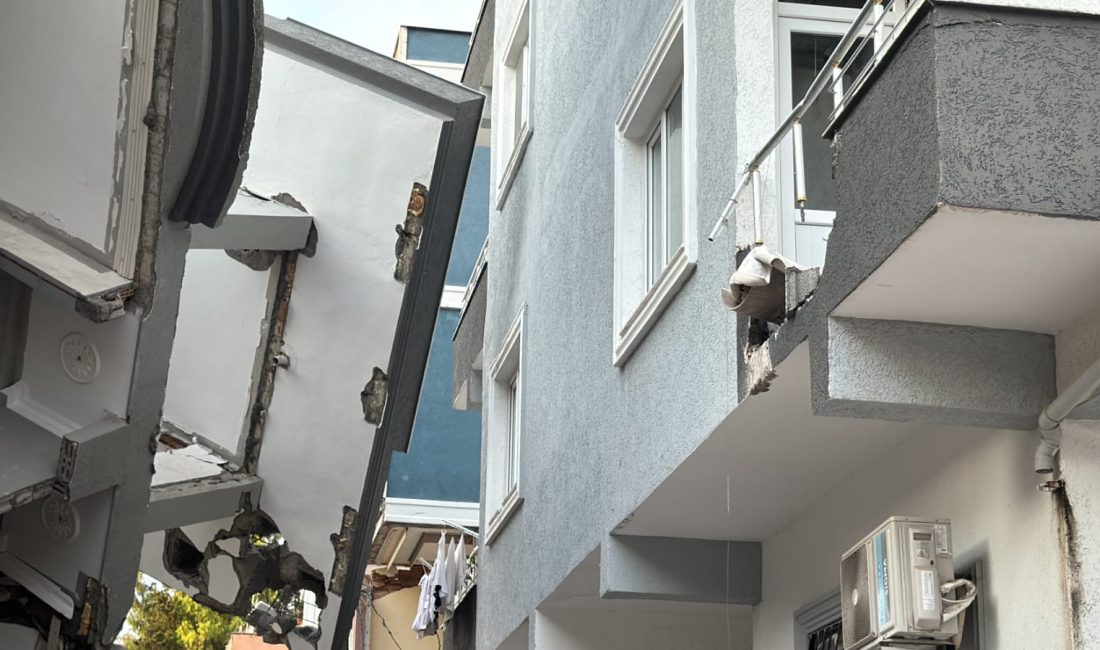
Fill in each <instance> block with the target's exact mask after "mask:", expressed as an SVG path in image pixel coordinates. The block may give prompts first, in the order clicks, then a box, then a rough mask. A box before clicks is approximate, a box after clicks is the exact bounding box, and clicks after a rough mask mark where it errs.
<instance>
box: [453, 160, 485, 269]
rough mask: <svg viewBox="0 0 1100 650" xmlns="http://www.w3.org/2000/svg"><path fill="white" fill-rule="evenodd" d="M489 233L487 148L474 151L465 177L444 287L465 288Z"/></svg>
mask: <svg viewBox="0 0 1100 650" xmlns="http://www.w3.org/2000/svg"><path fill="white" fill-rule="evenodd" d="M488 233H489V147H477V148H476V149H474V157H473V159H472V160H471V161H470V175H469V176H468V177H467V178H466V193H465V194H464V195H463V196H462V211H461V212H460V213H459V217H458V231H457V232H455V241H454V245H453V247H452V248H451V261H450V264H448V265H447V284H449V285H454V286H460V287H464V286H466V282H467V281H468V280H469V279H470V273H471V272H473V270H474V262H476V261H477V256H478V254H480V253H481V245H482V244H483V243H485V236H486V235H487V234H488Z"/></svg>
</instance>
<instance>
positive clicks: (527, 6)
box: [504, 0, 531, 68]
mask: <svg viewBox="0 0 1100 650" xmlns="http://www.w3.org/2000/svg"><path fill="white" fill-rule="evenodd" d="M530 40H531V1H530V0H523V1H522V4H520V7H519V11H517V12H516V17H515V19H514V20H513V21H512V26H511V29H509V30H508V41H507V45H505V46H504V65H506V66H508V67H509V68H513V67H515V65H516V57H518V56H519V51H520V50H521V49H522V48H523V46H524V45H526V44H527V43H529V42H530Z"/></svg>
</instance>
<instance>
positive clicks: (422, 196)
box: [393, 183, 428, 284]
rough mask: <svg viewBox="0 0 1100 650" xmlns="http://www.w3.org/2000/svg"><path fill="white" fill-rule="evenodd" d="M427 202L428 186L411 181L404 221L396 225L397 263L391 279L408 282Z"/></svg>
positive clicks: (395, 250) (422, 226) (395, 252)
mask: <svg viewBox="0 0 1100 650" xmlns="http://www.w3.org/2000/svg"><path fill="white" fill-rule="evenodd" d="M427 204H428V188H427V187H426V186H424V185H423V184H421V183H413V186H412V192H411V193H410V194H409V206H408V208H406V209H405V223H404V224H403V225H398V226H396V230H397V244H396V246H395V247H394V255H395V256H396V257H397V265H396V266H395V267H394V269H393V279H395V280H397V281H398V282H401V283H402V284H408V283H409V278H410V277H411V276H412V268H413V259H414V258H415V257H416V249H417V248H419V246H420V233H421V232H422V231H423V230H424V208H425V206H427Z"/></svg>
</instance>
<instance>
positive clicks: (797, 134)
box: [791, 120, 806, 221]
mask: <svg viewBox="0 0 1100 650" xmlns="http://www.w3.org/2000/svg"><path fill="white" fill-rule="evenodd" d="M791 135H792V136H793V137H794V202H795V203H796V204H797V205H798V211H799V213H800V216H799V220H800V221H805V220H806V210H805V207H806V157H805V155H803V150H802V121H801V120H799V121H796V122H795V123H794V124H793V125H791Z"/></svg>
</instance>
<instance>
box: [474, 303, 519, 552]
mask: <svg viewBox="0 0 1100 650" xmlns="http://www.w3.org/2000/svg"><path fill="white" fill-rule="evenodd" d="M526 313H527V305H526V304H525V305H523V306H521V307H520V310H519V313H518V314H517V315H516V318H515V320H514V321H513V322H512V325H511V327H509V328H508V333H507V334H506V335H505V337H504V342H503V343H501V347H500V352H499V353H498V354H497V357H496V359H495V360H494V361H493V365H492V366H491V369H490V377H491V378H492V382H491V384H490V387H489V422H488V435H487V440H486V450H487V456H488V458H487V460H486V467H485V483H486V485H485V499H484V503H485V515H486V522H487V523H486V526H485V529H486V532H485V542H486V543H487V544H491V543H492V542H493V540H495V539H496V538H497V536H498V535H499V534H500V532H501V531H502V530H503V529H504V527H505V525H506V524H507V523H508V521H509V520H511V518H512V516H513V515H514V514H515V512H516V510H518V509H519V506H520V504H522V503H523V497H522V496H521V492H520V479H521V469H522V467H523V464H522V458H523V429H524V417H523V415H524V407H523V403H524V395H523V393H524V383H525V382H524V375H525V370H526V368H525V363H524V361H525V360H524V356H525V354H524V348H525V345H524V342H525V337H524V321H525V318H526ZM501 452H503V453H501ZM498 501H499V503H498Z"/></svg>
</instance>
